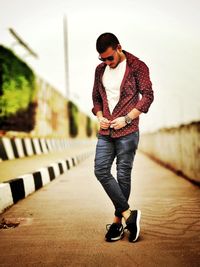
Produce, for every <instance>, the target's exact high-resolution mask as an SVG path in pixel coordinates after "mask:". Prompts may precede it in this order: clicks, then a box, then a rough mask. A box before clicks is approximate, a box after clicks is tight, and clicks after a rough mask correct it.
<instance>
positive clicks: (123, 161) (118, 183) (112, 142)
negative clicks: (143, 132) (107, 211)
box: [94, 131, 139, 217]
mask: <svg viewBox="0 0 200 267" xmlns="http://www.w3.org/2000/svg"><path fill="white" fill-rule="evenodd" d="M138 142H139V131H137V132H134V133H131V134H128V135H126V136H122V137H118V138H112V137H110V136H105V135H99V136H98V142H97V146H96V155H95V170H94V171H95V176H96V177H97V179H98V180H99V182H100V183H101V184H102V186H103V188H104V190H105V191H106V193H107V194H108V196H109V197H110V199H111V201H112V202H113V204H114V207H115V216H117V217H122V212H123V211H125V210H127V209H128V208H129V204H128V199H129V196H130V191H131V171H132V167H133V160H134V156H135V152H136V150H137V147H138ZM115 157H116V165H117V177H116V179H115V178H114V177H113V175H112V174H111V167H112V164H113V161H114V159H115Z"/></svg>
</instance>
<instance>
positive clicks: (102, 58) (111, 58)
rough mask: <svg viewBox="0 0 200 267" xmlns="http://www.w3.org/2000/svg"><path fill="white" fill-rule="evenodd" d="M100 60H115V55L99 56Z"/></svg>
mask: <svg viewBox="0 0 200 267" xmlns="http://www.w3.org/2000/svg"><path fill="white" fill-rule="evenodd" d="M115 52H116V51H114V53H115ZM114 53H113V55H114ZM99 60H101V61H103V62H105V61H106V60H107V61H113V60H114V57H113V56H109V57H99Z"/></svg>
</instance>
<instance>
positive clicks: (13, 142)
mask: <svg viewBox="0 0 200 267" xmlns="http://www.w3.org/2000/svg"><path fill="white" fill-rule="evenodd" d="M88 143H91V140H73V141H72V140H69V139H66V138H65V139H64V138H36V137H35V138H29V137H25V138H20V137H0V161H4V160H12V159H18V158H24V157H29V156H32V155H40V154H47V153H49V152H53V151H62V150H64V149H67V148H70V147H72V146H74V145H77V146H80V145H81V144H88Z"/></svg>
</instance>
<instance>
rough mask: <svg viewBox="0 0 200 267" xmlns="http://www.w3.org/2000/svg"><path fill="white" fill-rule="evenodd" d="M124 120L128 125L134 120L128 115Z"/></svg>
mask: <svg viewBox="0 0 200 267" xmlns="http://www.w3.org/2000/svg"><path fill="white" fill-rule="evenodd" d="M124 119H125V123H126V124H130V123H131V122H132V120H133V119H132V118H131V117H130V116H129V115H128V114H127V115H126V116H124Z"/></svg>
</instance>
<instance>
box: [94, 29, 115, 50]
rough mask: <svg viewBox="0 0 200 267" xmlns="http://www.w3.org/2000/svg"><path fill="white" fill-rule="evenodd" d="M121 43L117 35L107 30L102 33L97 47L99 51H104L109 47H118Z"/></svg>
mask: <svg viewBox="0 0 200 267" xmlns="http://www.w3.org/2000/svg"><path fill="white" fill-rule="evenodd" d="M118 44H119V40H118V39H117V37H116V36H115V35H114V34H113V33H110V32H105V33H103V34H101V35H100V36H99V37H98V39H97V42H96V49H97V51H98V53H103V52H105V51H106V50H107V48H108V47H112V48H113V49H116V48H117V46H118Z"/></svg>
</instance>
